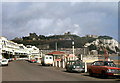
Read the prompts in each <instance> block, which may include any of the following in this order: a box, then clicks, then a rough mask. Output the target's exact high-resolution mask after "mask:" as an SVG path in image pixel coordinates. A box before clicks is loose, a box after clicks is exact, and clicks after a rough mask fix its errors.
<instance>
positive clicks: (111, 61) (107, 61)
mask: <svg viewBox="0 0 120 83" xmlns="http://www.w3.org/2000/svg"><path fill="white" fill-rule="evenodd" d="M95 62H113V61H95Z"/></svg>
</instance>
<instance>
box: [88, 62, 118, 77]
mask: <svg viewBox="0 0 120 83" xmlns="http://www.w3.org/2000/svg"><path fill="white" fill-rule="evenodd" d="M87 70H88V72H89V75H90V76H93V74H99V75H102V77H103V78H107V77H108V76H120V68H118V67H116V65H115V64H114V62H113V61H95V62H93V63H92V64H91V65H90V66H88V68H87Z"/></svg>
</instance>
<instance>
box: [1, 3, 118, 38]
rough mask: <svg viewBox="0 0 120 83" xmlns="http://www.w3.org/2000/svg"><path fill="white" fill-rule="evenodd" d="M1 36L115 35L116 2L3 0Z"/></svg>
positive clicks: (116, 27) (116, 29)
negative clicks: (20, 0)
mask: <svg viewBox="0 0 120 83" xmlns="http://www.w3.org/2000/svg"><path fill="white" fill-rule="evenodd" d="M2 27H3V28H2V36H4V37H7V38H8V39H13V38H15V37H22V36H28V35H29V33H31V32H35V33H37V35H40V34H41V35H46V36H48V35H53V34H63V33H65V32H68V31H70V32H71V33H73V34H76V35H79V36H84V35H86V34H93V35H108V36H112V37H114V38H115V39H116V40H117V39H118V3H117V2H76V3H75V2H4V3H3V4H2Z"/></svg>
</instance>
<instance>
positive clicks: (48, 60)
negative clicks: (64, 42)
mask: <svg viewBox="0 0 120 83" xmlns="http://www.w3.org/2000/svg"><path fill="white" fill-rule="evenodd" d="M41 64H42V65H52V64H53V56H51V55H43V56H42V59H41Z"/></svg>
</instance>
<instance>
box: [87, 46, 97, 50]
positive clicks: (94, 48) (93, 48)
mask: <svg viewBox="0 0 120 83" xmlns="http://www.w3.org/2000/svg"><path fill="white" fill-rule="evenodd" d="M88 48H89V50H90V51H91V50H97V47H96V45H93V44H91V45H90V46H88Z"/></svg>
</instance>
